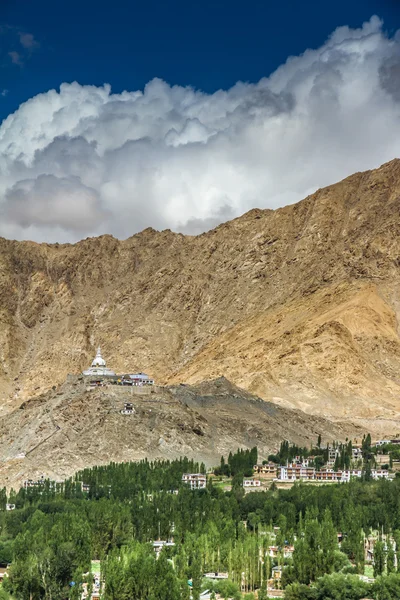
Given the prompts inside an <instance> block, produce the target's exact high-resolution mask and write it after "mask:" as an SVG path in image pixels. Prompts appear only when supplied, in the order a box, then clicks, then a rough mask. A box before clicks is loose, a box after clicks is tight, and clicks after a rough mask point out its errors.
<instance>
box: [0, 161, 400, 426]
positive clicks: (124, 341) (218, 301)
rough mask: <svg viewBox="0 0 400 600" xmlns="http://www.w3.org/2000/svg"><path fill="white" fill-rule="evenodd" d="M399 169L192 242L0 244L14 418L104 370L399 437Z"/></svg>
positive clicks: (140, 238)
mask: <svg viewBox="0 0 400 600" xmlns="http://www.w3.org/2000/svg"><path fill="white" fill-rule="evenodd" d="M399 234H400V160H394V161H392V162H390V163H388V164H386V165H383V166H382V167H381V168H379V169H377V170H374V171H368V172H365V173H356V174H355V175H352V176H351V177H349V178H347V179H345V180H344V181H342V182H340V183H338V184H335V185H332V186H330V187H327V188H324V189H322V190H318V191H317V192H316V193H315V194H313V195H311V196H309V197H307V198H306V199H304V200H303V201H301V202H299V203H298V204H295V205H291V206H287V207H285V208H281V209H278V210H275V211H272V210H252V211H250V212H249V213H247V214H245V215H243V216H242V217H240V218H238V219H235V220H233V221H230V222H228V223H225V224H223V225H220V226H219V227H217V228H216V229H214V230H212V231H210V232H208V233H204V234H202V235H199V236H184V235H182V234H177V233H173V232H171V231H168V230H167V231H162V232H157V231H154V230H152V229H146V230H145V231H142V232H141V233H139V234H137V235H134V236H132V237H131V238H129V239H127V240H124V241H119V240H117V239H114V238H113V237H111V236H102V237H100V238H92V239H86V240H83V241H81V242H79V243H77V244H74V245H69V244H64V245H57V244H55V245H49V244H36V243H32V242H16V241H9V240H5V239H1V240H0V301H1V302H0V323H1V326H0V394H1V399H2V410H3V412H4V413H5V412H7V411H9V410H12V409H13V408H14V407H15V406H18V405H19V404H20V403H21V402H22V401H23V400H25V399H27V398H29V397H31V396H33V395H37V394H41V393H42V392H44V391H46V390H48V389H50V388H51V387H52V386H53V385H58V384H59V383H61V382H63V381H64V380H65V378H66V376H67V374H68V373H79V372H80V371H81V370H82V369H83V368H84V367H86V366H87V365H88V364H89V363H90V361H91V360H92V358H93V356H94V350H95V347H96V346H97V345H98V344H101V346H102V350H103V355H104V356H105V358H106V359H107V361H108V365H109V366H110V367H112V368H114V369H115V370H116V371H118V372H132V371H134V370H136V369H139V370H143V371H146V372H148V373H150V374H151V375H152V376H154V378H155V379H156V381H157V382H159V383H161V384H167V383H168V384H178V383H180V382H186V383H190V384H194V383H198V382H200V381H202V380H205V379H214V378H217V377H220V376H223V375H224V376H226V377H227V378H228V379H229V380H231V381H233V382H234V383H235V384H237V385H239V386H241V387H244V388H246V389H247V390H249V391H251V392H253V393H255V394H257V395H258V396H260V397H261V398H263V399H265V400H270V401H272V402H274V403H276V404H280V405H282V406H285V407H288V408H290V407H292V408H300V409H302V410H303V411H306V412H307V413H310V414H313V415H323V416H326V417H328V418H330V419H339V420H342V419H351V420H353V421H355V422H358V423H359V424H360V426H362V427H364V428H365V429H367V428H372V429H374V430H379V431H386V432H389V431H390V432H393V433H394V432H395V431H397V429H398V430H399V431H400V426H399V423H400V339H399V318H400V235H399Z"/></svg>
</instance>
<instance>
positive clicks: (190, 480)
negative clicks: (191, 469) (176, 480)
mask: <svg viewBox="0 0 400 600" xmlns="http://www.w3.org/2000/svg"><path fill="white" fill-rule="evenodd" d="M182 481H183V483H187V484H188V485H190V489H191V490H201V489H204V488H205V487H206V485H207V477H206V476H205V475H203V474H202V473H184V474H183V475H182Z"/></svg>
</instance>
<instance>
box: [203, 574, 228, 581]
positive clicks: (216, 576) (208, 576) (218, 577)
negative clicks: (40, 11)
mask: <svg viewBox="0 0 400 600" xmlns="http://www.w3.org/2000/svg"><path fill="white" fill-rule="evenodd" d="M203 577H205V578H206V579H213V580H215V581H219V580H221V579H228V578H229V574H228V573H221V572H220V573H218V572H215V573H212V572H210V573H204V575H203Z"/></svg>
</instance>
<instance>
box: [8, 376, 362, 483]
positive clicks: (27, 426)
mask: <svg viewBox="0 0 400 600" xmlns="http://www.w3.org/2000/svg"><path fill="white" fill-rule="evenodd" d="M132 391H135V390H132ZM137 391H138V392H140V390H137ZM124 402H131V403H132V404H133V406H134V408H135V414H133V415H123V414H121V412H120V411H121V409H123V407H124ZM318 434H321V435H322V437H323V439H324V441H327V442H329V441H331V440H332V439H344V438H345V437H346V436H353V435H354V436H356V437H357V436H358V437H359V438H360V437H361V429H357V428H355V427H352V426H350V425H347V424H343V425H339V424H337V425H332V423H330V422H329V421H326V420H325V419H323V418H321V417H307V416H306V415H304V413H302V412H301V411H294V410H289V409H285V408H281V407H279V406H276V405H274V404H272V403H269V402H264V401H263V400H261V399H259V398H257V397H255V396H253V395H251V394H249V393H248V392H246V391H244V390H241V389H239V388H237V387H236V386H234V385H232V384H231V383H230V382H229V381H227V380H226V379H224V378H221V379H217V380H215V381H209V382H204V383H202V384H200V385H198V386H170V387H166V388H157V389H155V390H154V391H153V393H149V394H145V395H144V394H139V393H134V394H133V395H132V393H131V390H130V389H127V388H126V387H120V386H110V387H107V388H100V389H97V390H91V391H86V386H85V383H84V382H83V381H82V378H80V380H79V379H78V378H77V377H75V378H71V377H70V378H69V381H68V382H67V383H65V384H63V385H61V386H60V387H59V388H57V389H56V390H50V391H49V392H47V393H45V394H43V395H41V396H38V397H37V398H35V399H34V400H31V401H29V402H26V403H24V404H22V406H21V407H20V408H18V409H16V410H15V411H13V412H12V413H10V414H8V415H7V416H4V417H3V418H1V419H0V486H3V485H6V486H8V487H10V486H12V485H14V486H16V485H18V484H20V483H21V481H23V480H24V479H27V478H39V477H41V475H45V476H47V477H50V478H53V479H60V478H64V477H66V476H69V475H71V474H72V473H74V472H75V471H76V470H77V469H80V468H82V467H85V466H88V465H96V464H104V463H108V462H110V461H123V460H136V459H141V458H145V457H147V458H149V459H154V458H177V457H179V456H184V455H185V456H191V457H194V458H195V459H197V460H200V461H204V460H205V461H207V462H208V463H209V464H211V465H214V464H218V463H219V459H220V456H221V454H225V455H228V453H229V452H230V451H231V450H235V449H236V448H237V447H238V446H240V447H248V448H251V447H252V446H254V445H257V446H258V448H259V451H260V453H261V456H262V457H263V458H266V457H267V456H268V454H269V453H270V452H274V451H276V450H277V448H278V447H279V443H280V441H281V440H282V439H289V440H290V441H292V442H296V443H298V444H304V445H307V446H309V445H310V442H314V443H315V441H316V440H317V437H318Z"/></svg>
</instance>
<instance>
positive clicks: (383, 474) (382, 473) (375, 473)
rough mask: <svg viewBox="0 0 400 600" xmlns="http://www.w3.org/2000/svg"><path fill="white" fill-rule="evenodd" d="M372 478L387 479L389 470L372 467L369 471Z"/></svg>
mask: <svg viewBox="0 0 400 600" xmlns="http://www.w3.org/2000/svg"><path fill="white" fill-rule="evenodd" d="M371 476H372V479H388V477H389V471H387V470H386V469H379V470H377V469H372V471H371Z"/></svg>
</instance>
